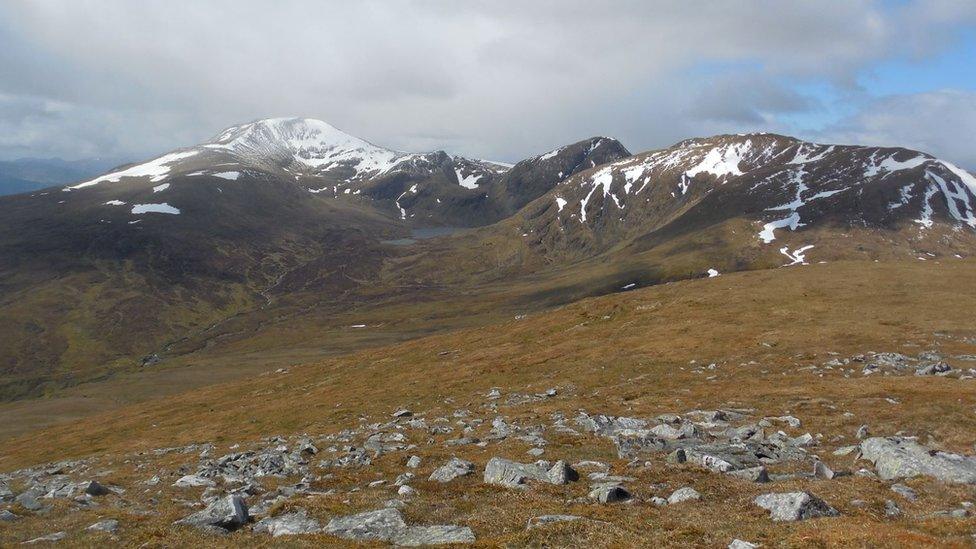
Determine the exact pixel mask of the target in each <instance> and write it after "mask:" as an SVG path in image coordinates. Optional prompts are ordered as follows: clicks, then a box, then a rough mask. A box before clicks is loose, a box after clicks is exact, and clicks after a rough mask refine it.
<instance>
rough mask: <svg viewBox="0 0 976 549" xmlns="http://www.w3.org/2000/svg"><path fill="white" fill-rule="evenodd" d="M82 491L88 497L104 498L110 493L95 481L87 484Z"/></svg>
mask: <svg viewBox="0 0 976 549" xmlns="http://www.w3.org/2000/svg"><path fill="white" fill-rule="evenodd" d="M84 491H85V493H86V494H88V495H89V496H104V495H106V494H110V493H111V492H110V491H109V489H108V488H106V487H104V486H102V485H101V484H100V483H99V482H98V481H97V480H93V481H91V482H89V483H88V485H87V486H85V490H84Z"/></svg>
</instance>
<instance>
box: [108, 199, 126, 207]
mask: <svg viewBox="0 0 976 549" xmlns="http://www.w3.org/2000/svg"><path fill="white" fill-rule="evenodd" d="M105 205H106V206H125V202H122V201H121V200H109V201H108V202H106V203H105Z"/></svg>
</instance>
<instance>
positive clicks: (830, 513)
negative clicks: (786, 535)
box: [753, 492, 840, 521]
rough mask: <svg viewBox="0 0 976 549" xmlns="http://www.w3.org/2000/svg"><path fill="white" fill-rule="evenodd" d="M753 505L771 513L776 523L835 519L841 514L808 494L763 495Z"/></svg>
mask: <svg viewBox="0 0 976 549" xmlns="http://www.w3.org/2000/svg"><path fill="white" fill-rule="evenodd" d="M753 503H755V504H756V505H758V506H759V507H762V508H763V509H766V510H767V511H769V516H770V517H771V518H772V519H773V520H774V521H795V520H806V519H810V518H817V517H835V516H838V515H839V514H840V513H838V512H837V510H836V509H834V508H833V507H831V506H830V505H828V504H827V503H826V502H825V501H824V500H822V499H820V498H818V497H817V496H814V495H812V494H810V493H808V492H788V493H782V494H763V495H761V496H758V497H756V499H754V500H753Z"/></svg>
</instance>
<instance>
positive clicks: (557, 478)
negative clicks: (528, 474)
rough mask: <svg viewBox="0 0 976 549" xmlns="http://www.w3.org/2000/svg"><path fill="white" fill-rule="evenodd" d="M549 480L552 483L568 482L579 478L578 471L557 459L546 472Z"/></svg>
mask: <svg viewBox="0 0 976 549" xmlns="http://www.w3.org/2000/svg"><path fill="white" fill-rule="evenodd" d="M546 476H547V477H548V478H549V482H550V483H552V484H568V483H570V482H575V481H577V480H579V473H577V472H576V469H573V468H572V467H570V466H569V464H568V463H566V462H565V461H563V460H559V461H557V462H556V463H554V464H553V465H552V467H550V468H549V471H548V472H546Z"/></svg>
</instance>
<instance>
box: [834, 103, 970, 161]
mask: <svg viewBox="0 0 976 549" xmlns="http://www.w3.org/2000/svg"><path fill="white" fill-rule="evenodd" d="M973 135H976V92H971V91H961V90H938V91H933V92H927V93H918V94H909V95H898V96H891V97H885V98H882V99H879V100H876V101H874V102H872V103H870V104H868V105H867V106H865V107H864V108H863V109H862V110H861V111H860V112H859V113H857V114H855V115H853V116H851V117H848V118H846V119H844V120H842V121H841V122H839V123H837V124H834V125H832V126H831V127H828V128H826V129H825V130H823V131H822V132H819V134H818V135H817V136H816V137H818V138H820V139H821V140H823V141H829V142H840V143H857V144H864V145H879V146H889V147H891V146H900V147H908V148H911V149H916V150H920V151H923V152H929V153H932V154H935V155H938V156H941V157H943V158H946V159H948V160H950V161H952V162H955V163H957V164H959V165H961V166H962V167H964V168H966V169H968V170H970V171H973V172H976V148H974V147H973V145H972V142H973V141H972V138H973Z"/></svg>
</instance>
